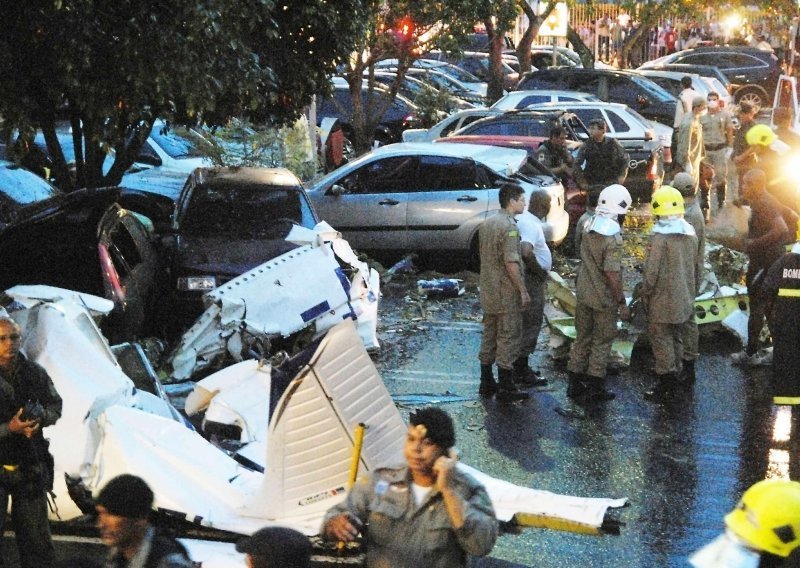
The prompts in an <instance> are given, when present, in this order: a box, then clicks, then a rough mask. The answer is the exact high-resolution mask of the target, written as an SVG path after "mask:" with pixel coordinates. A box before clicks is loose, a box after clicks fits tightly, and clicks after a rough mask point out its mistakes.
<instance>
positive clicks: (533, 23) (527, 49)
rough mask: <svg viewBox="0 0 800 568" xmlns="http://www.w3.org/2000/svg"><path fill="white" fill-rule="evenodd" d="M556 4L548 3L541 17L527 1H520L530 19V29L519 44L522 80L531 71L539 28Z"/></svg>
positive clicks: (520, 5) (518, 55) (520, 76)
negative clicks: (534, 45) (532, 47)
mask: <svg viewBox="0 0 800 568" xmlns="http://www.w3.org/2000/svg"><path fill="white" fill-rule="evenodd" d="M555 6H556V4H555V2H548V4H547V9H546V10H545V11H544V13H543V14H542V15H541V16H537V15H536V12H534V10H533V8H532V7H531V5H530V4H528V2H527V1H526V0H520V1H519V7H520V8H521V9H522V11H523V12H524V13H525V15H526V16H527V17H528V22H529V24H528V28H527V29H526V30H525V33H524V34H522V37H521V38H520V40H519V43H518V44H517V59H519V78H520V80H521V79H522V74H523V73H527V72H528V71H530V70H531V46H532V45H533V40H535V39H536V36H538V35H539V28H540V27H541V26H542V22H543V21H544V20H545V19H546V18H547V16H549V15H550V12H552V11H553V9H554V8H555Z"/></svg>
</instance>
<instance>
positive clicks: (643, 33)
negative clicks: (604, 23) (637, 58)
mask: <svg viewBox="0 0 800 568" xmlns="http://www.w3.org/2000/svg"><path fill="white" fill-rule="evenodd" d="M648 29H650V28H646V27H644V26H641V25H640V26H639V27H638V28H636V29H635V30H634V31H633V33H632V34H630V35H629V36H628V37H626V38H625V43H623V44H622V53H620V61H619V66H620V69H627V68H628V67H629V66H630V64H631V63H633V66H634V67H638V66H639V65H641V63H643V62H639V63H638V64H636V63H635V62H633V61H631V53H633V52H634V50H636V49H641V48H642V41H643V40H644V41H646V40H647V37H648V36H647V30H648Z"/></svg>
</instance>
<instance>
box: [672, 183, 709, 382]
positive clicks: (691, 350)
mask: <svg viewBox="0 0 800 568" xmlns="http://www.w3.org/2000/svg"><path fill="white" fill-rule="evenodd" d="M672 187H674V188H675V189H677V190H678V191H680V193H681V195H682V196H683V207H684V213H683V218H684V219H685V220H686V222H687V223H689V224H690V225H691V226H692V228H693V229H694V233H695V235H696V236H697V267H696V271H697V281H698V282H699V283H701V282H702V281H703V274H704V266H705V256H706V221H705V217H704V215H703V211H702V210H701V209H700V203H699V202H698V201H697V186H695V185H694V179H692V176H690V175H689V174H687V173H686V172H680V173H679V174H677V175H676V176H675V177H674V178H673V180H672ZM694 293H695V297H696V296H697V295H698V294H699V293H700V289H699V288H698V289H697V290H695V292H694ZM699 343H700V333H699V330H698V328H697V322H696V321H694V317H691V318H689V319H688V320H687V321H686V323H685V324H684V326H683V371H682V373H681V377H680V378H681V380H683V381H685V382H686V383H687V384H689V385H691V384H694V382H695V378H696V371H695V362H696V361H697V357H698V356H699V349H700V346H699Z"/></svg>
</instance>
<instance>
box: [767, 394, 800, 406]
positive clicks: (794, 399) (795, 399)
mask: <svg viewBox="0 0 800 568" xmlns="http://www.w3.org/2000/svg"><path fill="white" fill-rule="evenodd" d="M772 404H776V405H781V406H789V405H795V404H800V396H775V397H772Z"/></svg>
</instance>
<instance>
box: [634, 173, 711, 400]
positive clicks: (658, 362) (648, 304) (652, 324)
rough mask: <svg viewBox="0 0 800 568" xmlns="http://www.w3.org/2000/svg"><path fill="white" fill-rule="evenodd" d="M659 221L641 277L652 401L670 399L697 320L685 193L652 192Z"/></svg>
mask: <svg viewBox="0 0 800 568" xmlns="http://www.w3.org/2000/svg"><path fill="white" fill-rule="evenodd" d="M651 207H652V210H653V215H655V216H656V223H655V225H653V230H652V233H651V234H650V243H649V245H648V250H647V258H646V259H645V264H644V273H643V275H642V287H641V298H642V302H643V304H644V306H645V311H646V313H647V332H648V335H649V337H650V344H651V346H652V349H653V356H654V358H655V370H656V384H655V386H654V388H652V389H650V390H648V391H646V392H645V395H644V396H645V398H646V399H648V400H663V399H666V398H669V397H670V396H672V394H673V392H674V390H675V388H676V387H677V386H678V384H677V383H678V376H679V374H680V372H681V365H682V361H683V333H684V329H685V327H686V326H687V322H688V321H689V320H690V319H693V318H694V299H695V297H696V295H697V289H698V287H699V285H700V282H699V280H698V277H697V263H698V259H697V257H698V255H699V251H698V249H697V236H696V235H695V232H694V228H692V226H691V225H690V224H689V223H687V222H686V220H685V219H684V218H683V213H684V204H683V196H682V195H681V193H680V192H679V191H678V190H677V189H675V188H674V187H671V186H669V185H665V186H662V187H660V188H659V189H658V190H656V191H655V192H653V197H652V201H651Z"/></svg>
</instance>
